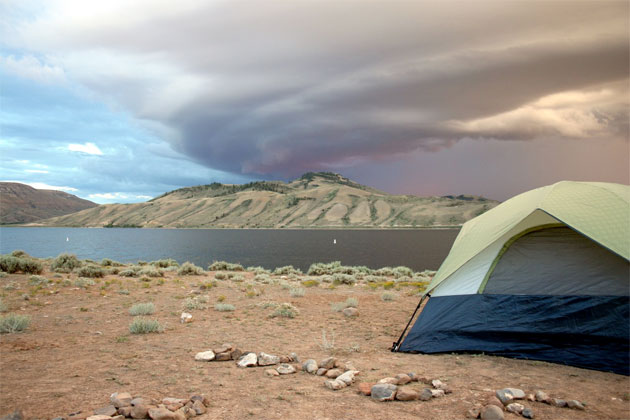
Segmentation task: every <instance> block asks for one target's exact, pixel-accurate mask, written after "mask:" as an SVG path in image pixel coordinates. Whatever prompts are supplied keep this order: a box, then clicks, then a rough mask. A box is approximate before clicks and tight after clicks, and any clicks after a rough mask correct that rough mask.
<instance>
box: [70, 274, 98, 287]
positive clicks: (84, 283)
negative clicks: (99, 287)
mask: <svg viewBox="0 0 630 420" xmlns="http://www.w3.org/2000/svg"><path fill="white" fill-rule="evenodd" d="M95 284H96V283H94V280H92V279H88V278H85V277H79V278H78V279H76V280H75V281H74V285H75V287H80V288H82V289H87V288H88V287H89V286H94V285H95Z"/></svg>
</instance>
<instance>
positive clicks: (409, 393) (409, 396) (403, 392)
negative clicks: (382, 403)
mask: <svg viewBox="0 0 630 420" xmlns="http://www.w3.org/2000/svg"><path fill="white" fill-rule="evenodd" d="M419 398H420V393H419V392H418V391H415V390H413V389H408V388H398V391H397V392H396V399H397V400H398V401H415V400H417V399H419Z"/></svg>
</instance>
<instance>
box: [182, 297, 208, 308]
mask: <svg viewBox="0 0 630 420" xmlns="http://www.w3.org/2000/svg"><path fill="white" fill-rule="evenodd" d="M206 303H208V298H206V297H205V296H203V297H202V296H197V297H193V298H187V299H186V300H184V309H186V310H187V311H192V310H193V309H206V308H207V306H206V305H205V304H206Z"/></svg>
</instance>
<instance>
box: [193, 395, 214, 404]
mask: <svg viewBox="0 0 630 420" xmlns="http://www.w3.org/2000/svg"><path fill="white" fill-rule="evenodd" d="M190 401H192V402H193V403H194V402H195V401H201V403H202V404H203V405H205V406H206V407H210V400H208V398H206V396H205V395H193V396H192V397H190Z"/></svg>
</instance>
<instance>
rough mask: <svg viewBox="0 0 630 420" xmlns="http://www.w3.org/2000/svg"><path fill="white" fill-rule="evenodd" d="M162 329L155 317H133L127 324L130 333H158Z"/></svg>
mask: <svg viewBox="0 0 630 420" xmlns="http://www.w3.org/2000/svg"><path fill="white" fill-rule="evenodd" d="M162 331H164V327H162V326H161V325H160V323H159V322H158V320H157V319H146V318H141V317H138V318H134V320H133V321H132V322H131V324H129V332H130V333H131V334H148V333H159V332H162Z"/></svg>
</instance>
